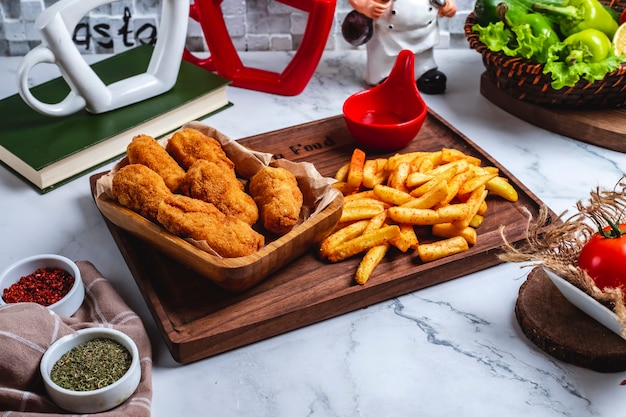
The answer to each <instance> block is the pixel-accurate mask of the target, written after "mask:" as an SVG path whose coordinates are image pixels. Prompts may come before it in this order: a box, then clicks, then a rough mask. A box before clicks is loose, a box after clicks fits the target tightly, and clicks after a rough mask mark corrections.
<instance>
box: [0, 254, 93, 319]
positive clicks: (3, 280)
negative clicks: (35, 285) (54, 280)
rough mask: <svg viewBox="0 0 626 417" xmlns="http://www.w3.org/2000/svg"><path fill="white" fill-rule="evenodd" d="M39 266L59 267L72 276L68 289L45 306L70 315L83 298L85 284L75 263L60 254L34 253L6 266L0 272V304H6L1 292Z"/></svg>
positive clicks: (60, 313) (78, 306)
mask: <svg viewBox="0 0 626 417" xmlns="http://www.w3.org/2000/svg"><path fill="white" fill-rule="evenodd" d="M39 268H61V269H63V270H65V271H67V272H69V273H70V274H71V275H72V276H73V277H74V285H73V286H72V288H71V289H70V291H69V292H68V293H67V294H66V295H65V297H63V298H62V299H60V300H59V301H57V302H56V303H54V304H51V305H49V306H47V308H48V309H49V310H52V311H54V312H55V313H57V314H58V315H60V316H67V317H69V316H71V315H72V314H74V313H76V310H78V309H79V308H80V306H81V304H82V303H83V299H84V298H85V286H84V284H83V279H82V277H81V275H80V270H79V269H78V266H77V265H76V263H74V262H73V261H72V260H71V259H68V258H66V257H64V256H60V255H52V254H45V255H34V256H29V257H28V258H24V259H22V260H19V261H17V262H15V263H13V264H12V265H10V266H8V267H7V268H6V269H5V270H4V271H2V273H1V274H0V305H3V304H6V303H5V302H4V300H3V299H2V292H3V291H4V289H5V288H9V287H10V286H11V285H13V284H15V283H16V282H17V281H19V280H20V278H21V277H23V276H27V275H30V274H32V273H33V272H35V271H36V270H37V269H39Z"/></svg>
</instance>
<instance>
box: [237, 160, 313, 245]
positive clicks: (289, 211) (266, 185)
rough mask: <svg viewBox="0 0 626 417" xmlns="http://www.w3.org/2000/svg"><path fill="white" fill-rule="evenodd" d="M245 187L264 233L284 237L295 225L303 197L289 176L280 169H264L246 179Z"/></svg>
mask: <svg viewBox="0 0 626 417" xmlns="http://www.w3.org/2000/svg"><path fill="white" fill-rule="evenodd" d="M249 187H250V195H252V197H253V198H254V201H255V202H256V203H257V206H258V207H259V217H260V218H261V220H262V222H263V226H264V227H265V228H266V229H267V230H269V231H270V232H273V233H276V234H285V233H287V232H289V231H290V230H291V229H292V228H293V227H294V226H295V225H296V223H298V219H299V218H300V210H301V209H302V201H303V197H302V191H300V188H299V187H298V181H297V180H296V177H295V176H294V175H293V174H292V173H291V172H289V171H287V170H286V169H284V168H280V167H279V168H274V167H269V166H268V167H265V168H264V169H262V170H260V171H259V172H257V173H256V174H255V175H254V176H253V177H252V178H251V179H250V184H249Z"/></svg>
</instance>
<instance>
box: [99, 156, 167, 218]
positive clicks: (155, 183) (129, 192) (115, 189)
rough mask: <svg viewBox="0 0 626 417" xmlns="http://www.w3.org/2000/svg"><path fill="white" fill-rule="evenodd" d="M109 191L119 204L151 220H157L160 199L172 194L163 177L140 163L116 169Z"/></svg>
mask: <svg viewBox="0 0 626 417" xmlns="http://www.w3.org/2000/svg"><path fill="white" fill-rule="evenodd" d="M111 191H112V193H113V196H114V197H115V199H116V200H117V201H118V202H119V203H120V204H121V205H123V206H124V207H128V208H129V209H131V210H133V211H135V212H137V213H139V214H141V215H142V216H143V217H145V218H147V219H148V220H151V221H156V220H157V215H158V212H159V205H160V204H161V201H163V200H165V199H166V198H167V197H169V196H170V195H171V194H172V192H171V191H170V189H169V188H168V187H167V185H166V184H165V181H164V180H163V177H161V176H160V175H159V174H157V173H156V172H154V171H153V170H152V169H150V168H148V167H147V166H145V165H142V164H130V165H126V166H124V167H122V168H121V169H120V170H119V171H117V173H116V174H115V176H114V177H113V185H112V189H111Z"/></svg>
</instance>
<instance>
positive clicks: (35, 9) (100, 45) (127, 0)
mask: <svg viewBox="0 0 626 417" xmlns="http://www.w3.org/2000/svg"><path fill="white" fill-rule="evenodd" d="M56 1H57V0H0V56H21V55H24V54H26V53H27V52H28V51H29V50H31V49H32V48H33V47H35V46H36V45H38V44H39V43H40V37H39V34H38V33H37V31H36V30H35V29H34V27H33V24H34V22H35V19H36V18H37V16H38V15H39V13H41V12H42V11H43V10H44V8H46V7H49V6H50V5H51V4H53V3H55V2H56ZM84 1H88V0H84ZM182 1H185V0H182ZM474 1H475V0H456V2H457V8H458V12H457V15H456V16H455V17H454V18H452V19H442V20H441V21H440V22H441V31H442V38H441V43H440V45H439V47H442V48H447V47H466V46H467V43H466V41H465V37H464V35H463V25H464V23H465V19H466V17H467V15H468V14H469V13H470V12H471V10H472V9H473V5H474ZM350 10H351V8H350V6H349V5H348V2H347V0H337V6H336V10H335V22H334V25H333V28H332V31H331V33H330V35H329V38H328V42H327V44H326V49H327V50H334V49H349V48H352V46H350V45H349V44H348V43H347V42H345V41H344V39H343V37H342V36H341V22H342V21H343V18H344V16H345V15H346V14H347V13H348V12H349V11H350ZM160 11H161V0H118V1H115V2H113V3H110V4H106V5H104V6H101V7H99V8H97V9H94V10H92V11H91V12H90V13H89V15H88V16H86V17H85V18H83V20H82V21H81V23H80V27H79V28H78V30H77V33H76V43H77V45H78V46H79V48H81V51H82V52H83V53H84V54H93V53H117V52H120V51H122V50H125V49H128V48H129V47H132V46H135V45H136V44H138V43H139V42H147V41H149V40H150V39H151V38H152V37H154V36H158V27H159V20H160ZM222 11H223V14H224V17H225V21H226V23H227V26H228V30H229V33H230V35H231V38H232V39H233V42H234V44H235V46H236V48H237V49H238V50H241V51H277V50H278V51H289V50H296V49H297V48H298V46H299V41H300V39H301V38H302V34H303V33H304V28H305V26H306V19H307V14H306V13H304V12H302V11H299V10H297V9H294V8H291V7H290V6H287V5H285V4H283V3H280V2H278V1H276V0H223V3H222ZM187 32H188V37H187V47H188V48H189V49H190V50H192V51H206V44H205V42H204V37H203V35H202V30H201V28H200V26H199V25H198V24H197V23H196V22H194V21H190V22H189V26H188V29H187Z"/></svg>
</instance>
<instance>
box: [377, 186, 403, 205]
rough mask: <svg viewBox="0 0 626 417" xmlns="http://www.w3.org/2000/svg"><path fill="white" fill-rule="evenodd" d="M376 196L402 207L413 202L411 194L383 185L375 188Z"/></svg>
mask: <svg viewBox="0 0 626 417" xmlns="http://www.w3.org/2000/svg"><path fill="white" fill-rule="evenodd" d="M374 194H375V195H376V197H377V198H378V199H380V200H382V201H384V202H386V203H389V204H392V205H401V204H404V203H406V202H408V201H411V200H413V197H412V196H411V195H410V194H408V193H405V192H404V191H400V190H398V189H395V188H393V187H389V186H387V185H382V184H378V185H376V186H374Z"/></svg>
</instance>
